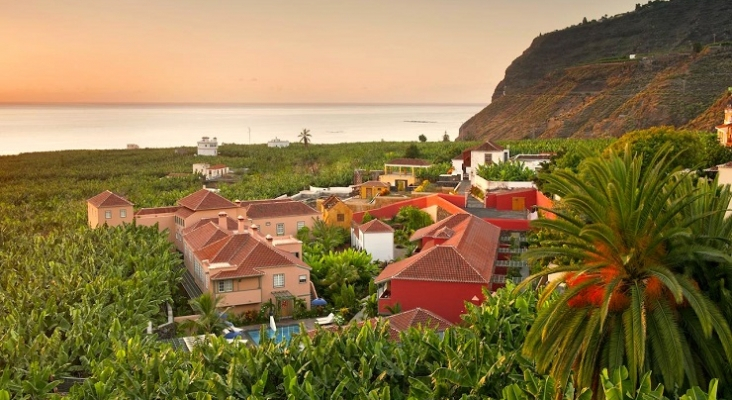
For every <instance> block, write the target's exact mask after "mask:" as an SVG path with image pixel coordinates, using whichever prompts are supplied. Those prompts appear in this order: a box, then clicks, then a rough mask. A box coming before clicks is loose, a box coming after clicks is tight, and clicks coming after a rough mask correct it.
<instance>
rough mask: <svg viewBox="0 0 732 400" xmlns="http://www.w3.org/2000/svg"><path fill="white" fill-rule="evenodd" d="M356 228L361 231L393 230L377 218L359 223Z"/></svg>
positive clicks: (379, 231)
mask: <svg viewBox="0 0 732 400" xmlns="http://www.w3.org/2000/svg"><path fill="white" fill-rule="evenodd" d="M358 230H360V231H361V232H363V233H385V232H394V229H393V228H392V227H390V226H389V225H387V224H385V223H383V222H381V221H380V220H378V219H372V220H371V221H369V222H367V223H365V224H363V225H361V226H360V227H359V228H358Z"/></svg>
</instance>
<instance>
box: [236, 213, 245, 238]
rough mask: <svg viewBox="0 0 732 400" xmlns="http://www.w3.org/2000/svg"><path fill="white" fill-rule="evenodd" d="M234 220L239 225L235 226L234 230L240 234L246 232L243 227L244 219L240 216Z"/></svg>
mask: <svg viewBox="0 0 732 400" xmlns="http://www.w3.org/2000/svg"><path fill="white" fill-rule="evenodd" d="M236 219H237V220H238V221H239V225H238V226H237V229H236V230H237V231H238V232H239V233H240V234H241V233H244V232H245V231H246V227H245V226H244V217H243V216H241V215H240V216H238V217H236Z"/></svg>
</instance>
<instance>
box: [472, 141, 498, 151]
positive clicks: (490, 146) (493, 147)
mask: <svg viewBox="0 0 732 400" xmlns="http://www.w3.org/2000/svg"><path fill="white" fill-rule="evenodd" d="M470 150H471V151H503V150H504V149H503V147H501V146H499V145H497V144H495V143H493V142H491V141H487V142H485V143H483V144H481V145H479V146H478V147H474V148H472V149H470Z"/></svg>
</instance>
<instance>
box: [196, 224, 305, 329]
mask: <svg viewBox="0 0 732 400" xmlns="http://www.w3.org/2000/svg"><path fill="white" fill-rule="evenodd" d="M182 243H183V250H182V252H183V255H184V263H185V265H186V268H187V269H188V272H190V274H191V275H192V276H193V279H194V281H195V283H196V285H197V286H198V287H199V288H200V289H201V291H202V292H210V293H212V294H214V295H217V296H220V297H221V306H222V307H231V310H232V312H235V313H241V312H245V311H249V310H255V311H259V310H260V308H261V306H262V304H264V303H270V302H271V303H272V304H273V305H274V306H275V308H276V310H277V314H278V315H279V316H280V317H288V316H291V315H292V313H293V311H294V307H295V301H296V300H300V301H302V302H303V304H304V305H305V306H306V307H307V308H309V307H310V300H311V298H312V294H313V293H314V289H313V287H312V284H311V282H310V267H309V266H308V265H307V264H305V262H303V261H302V259H301V256H302V242H300V241H299V240H297V239H295V238H293V237H287V238H278V239H277V240H275V239H274V238H272V237H271V236H269V235H267V236H263V235H262V234H261V233H260V232H259V231H258V229H257V227H256V225H248V224H247V223H245V218H244V217H243V216H239V217H238V218H237V220H236V221H235V220H233V219H231V218H229V217H228V216H227V214H226V213H225V212H221V213H219V215H218V216H217V218H207V219H202V220H200V221H198V222H196V223H194V224H193V225H191V226H189V227H187V228H185V229H183V231H182Z"/></svg>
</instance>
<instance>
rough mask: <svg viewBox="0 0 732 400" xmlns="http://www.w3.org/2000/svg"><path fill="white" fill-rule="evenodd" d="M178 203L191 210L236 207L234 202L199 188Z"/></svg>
mask: <svg viewBox="0 0 732 400" xmlns="http://www.w3.org/2000/svg"><path fill="white" fill-rule="evenodd" d="M178 204H180V205H181V206H183V207H186V208H188V209H191V210H193V211H200V210H215V209H217V208H234V207H236V204H234V203H232V202H230V201H229V200H226V199H225V198H223V197H221V196H220V195H218V194H216V193H214V192H212V191H210V190H206V189H201V190H199V191H197V192H195V193H193V194H190V195H188V196H186V197H184V198H182V199H180V200H178Z"/></svg>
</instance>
